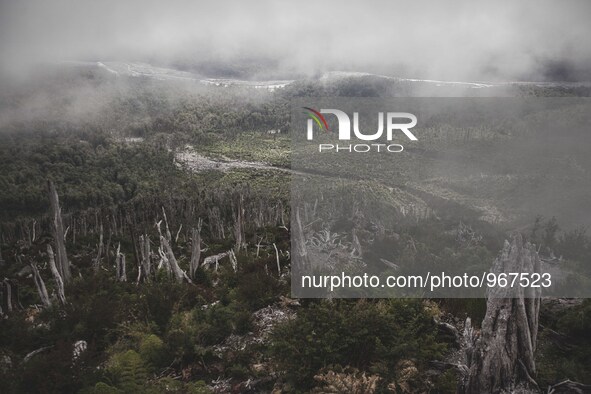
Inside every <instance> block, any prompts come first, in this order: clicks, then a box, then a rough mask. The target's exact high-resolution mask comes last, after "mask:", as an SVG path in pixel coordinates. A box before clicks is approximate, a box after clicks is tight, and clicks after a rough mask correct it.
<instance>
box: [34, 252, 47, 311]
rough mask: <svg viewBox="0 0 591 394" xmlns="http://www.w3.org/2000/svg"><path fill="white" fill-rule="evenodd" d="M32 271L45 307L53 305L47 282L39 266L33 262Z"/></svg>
mask: <svg viewBox="0 0 591 394" xmlns="http://www.w3.org/2000/svg"><path fill="white" fill-rule="evenodd" d="M31 271H32V272H33V280H34V281H35V287H36V288H37V293H39V298H41V303H42V304H43V306H44V307H50V306H51V300H50V299H49V295H48V294H47V288H46V287H45V282H44V281H43V278H42V277H41V275H40V274H39V270H38V269H37V266H36V265H35V264H33V263H31Z"/></svg>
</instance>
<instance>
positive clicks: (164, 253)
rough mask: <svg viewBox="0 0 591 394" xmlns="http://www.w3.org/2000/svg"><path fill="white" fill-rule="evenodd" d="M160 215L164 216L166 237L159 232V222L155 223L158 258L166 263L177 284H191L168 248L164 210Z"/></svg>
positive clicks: (168, 235) (167, 231)
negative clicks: (158, 241) (158, 249)
mask: <svg viewBox="0 0 591 394" xmlns="http://www.w3.org/2000/svg"><path fill="white" fill-rule="evenodd" d="M162 214H163V215H164V224H165V226H166V237H165V236H164V235H163V234H162V231H161V230H160V224H161V222H158V223H156V227H157V228H158V234H159V235H160V249H161V250H160V256H161V257H162V258H163V260H165V261H167V262H168V264H169V266H170V269H171V270H172V273H173V274H174V277H175V278H176V280H177V282H183V281H184V280H186V281H187V282H189V283H193V282H192V281H191V279H190V278H189V276H187V274H186V273H185V271H183V270H182V269H181V267H179V264H178V262H177V260H176V257H175V256H174V252H173V250H172V246H170V242H171V237H172V236H171V234H170V231H169V230H168V222H167V221H166V213H165V212H164V208H162Z"/></svg>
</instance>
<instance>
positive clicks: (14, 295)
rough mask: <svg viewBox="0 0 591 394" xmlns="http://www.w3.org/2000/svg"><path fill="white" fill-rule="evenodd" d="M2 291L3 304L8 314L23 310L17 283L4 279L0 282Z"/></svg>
mask: <svg viewBox="0 0 591 394" xmlns="http://www.w3.org/2000/svg"><path fill="white" fill-rule="evenodd" d="M0 289H1V290H2V304H3V305H4V307H5V309H6V313H11V312H12V311H14V310H15V309H22V305H21V303H20V300H19V295H18V282H17V281H15V280H11V279H7V278H4V280H3V281H2V282H0Z"/></svg>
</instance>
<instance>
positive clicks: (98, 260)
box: [92, 223, 104, 273]
mask: <svg viewBox="0 0 591 394" xmlns="http://www.w3.org/2000/svg"><path fill="white" fill-rule="evenodd" d="M103 248H104V245H103V224H102V223H101V225H100V234H99V243H98V245H97V253H96V258H95V259H94V261H93V267H92V268H93V269H94V272H95V273H97V272H98V271H99V268H100V266H101V259H102V258H103Z"/></svg>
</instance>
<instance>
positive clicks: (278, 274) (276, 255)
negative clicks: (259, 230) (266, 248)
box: [273, 243, 281, 276]
mask: <svg viewBox="0 0 591 394" xmlns="http://www.w3.org/2000/svg"><path fill="white" fill-rule="evenodd" d="M273 247H274V248H275V258H276V259H277V276H281V264H280V263H279V250H277V245H275V243H273Z"/></svg>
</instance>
